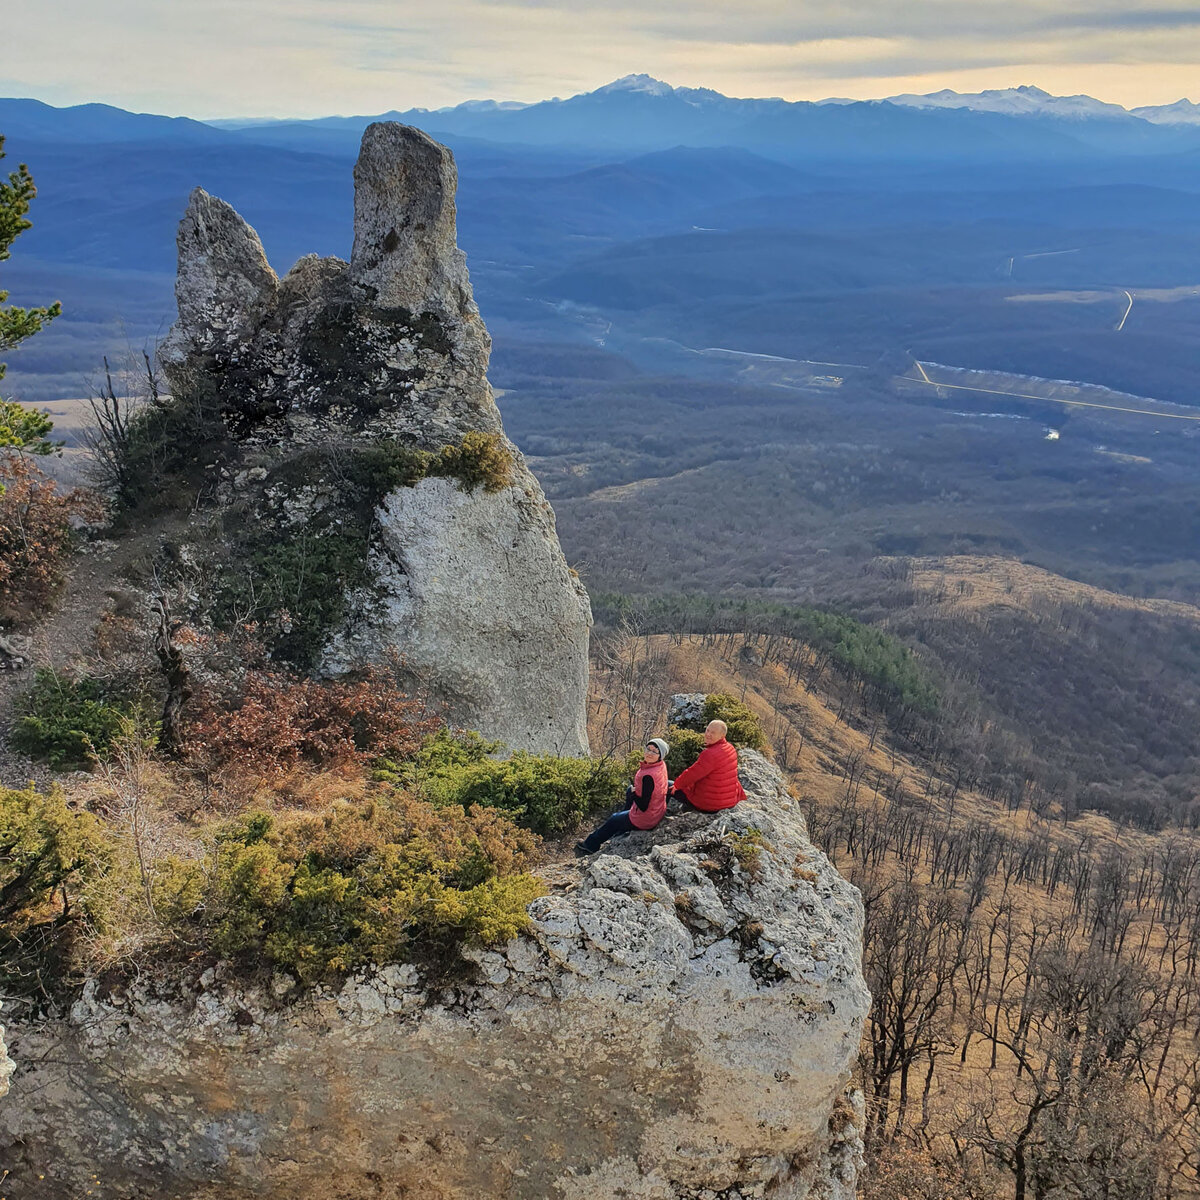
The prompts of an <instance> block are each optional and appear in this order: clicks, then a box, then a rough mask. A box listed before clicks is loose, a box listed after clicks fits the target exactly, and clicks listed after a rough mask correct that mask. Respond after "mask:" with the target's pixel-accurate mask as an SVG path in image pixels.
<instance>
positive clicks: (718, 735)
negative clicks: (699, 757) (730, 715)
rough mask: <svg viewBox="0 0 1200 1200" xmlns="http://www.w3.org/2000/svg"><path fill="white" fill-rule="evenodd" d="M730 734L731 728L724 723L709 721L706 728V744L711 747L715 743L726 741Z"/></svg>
mask: <svg viewBox="0 0 1200 1200" xmlns="http://www.w3.org/2000/svg"><path fill="white" fill-rule="evenodd" d="M728 732H729V726H728V725H726V724H725V722H724V721H709V723H708V724H707V725H706V726H705V727H704V744H705V745H706V746H711V745H712V744H713V743H714V742H719V741H722V740H724V737H725V735H726V734H727V733H728Z"/></svg>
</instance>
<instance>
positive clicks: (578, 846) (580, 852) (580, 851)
mask: <svg viewBox="0 0 1200 1200" xmlns="http://www.w3.org/2000/svg"><path fill="white" fill-rule="evenodd" d="M594 853H595V851H593V850H589V849H588V848H587V847H586V846H585V845H584V844H583V843H582V842H576V843H575V857H576V858H587V857H588V856H589V855H590V854H594Z"/></svg>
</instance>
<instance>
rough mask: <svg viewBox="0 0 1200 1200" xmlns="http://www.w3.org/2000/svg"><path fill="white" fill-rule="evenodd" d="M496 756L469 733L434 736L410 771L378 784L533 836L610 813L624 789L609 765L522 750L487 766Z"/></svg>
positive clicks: (618, 768)
mask: <svg viewBox="0 0 1200 1200" xmlns="http://www.w3.org/2000/svg"><path fill="white" fill-rule="evenodd" d="M499 749H500V743H498V742H489V741H486V740H485V739H483V738H481V737H480V736H479V735H478V734H477V733H468V734H454V733H451V732H450V731H448V730H441V731H440V732H438V733H437V734H435V735H433V736H432V737H430V738H428V739H427V740H426V743H425V745H424V746H423V747H422V749H421V751H420V752H419V753H418V754H417V755H416V758H415V760H414V761H413V762H412V763H411V764H408V765H407V766H405V767H403V768H396V767H391V768H390V769H388V768H387V767H385V768H384V771H383V777H385V778H390V779H394V780H396V781H398V782H403V783H405V784H410V785H411V786H413V787H414V788H415V790H417V791H418V793H419V794H420V795H422V796H424V797H426V798H428V799H429V800H430V801H431V802H432V803H434V804H437V805H454V806H457V807H460V808H462V809H464V810H467V809H470V808H471V807H472V806H473V805H482V806H484V807H486V808H496V809H500V810H502V811H503V812H504V813H506V814H507V815H508V816H510V817H511V818H512V819H513V820H514V821H516V822H517V823H518V824H520V825H523V826H524V827H525V828H526V829H532V830H533V831H534V832H535V833H541V834H553V833H561V832H562V831H563V830H566V829H569V828H571V827H572V826H573V825H576V824H577V823H578V822H579V821H581V820H582V819H583V818H584V817H585V816H587V815H588V814H589V813H591V812H594V811H595V810H597V809H601V808H605V807H608V808H612V807H614V806H616V805H618V804H619V803H620V800H621V797H622V795H623V793H624V789H625V785H626V784H627V783H628V774H627V772H626V764H625V763H624V762H619V761H617V760H614V759H607V758H558V757H556V756H555V755H552V754H529V753H527V752H526V751H523V750H518V751H517V752H516V753H515V754H513V755H512V756H511V757H510V758H503V759H497V758H493V757H492V755H494V754H495V753H496V752H497V751H498V750H499Z"/></svg>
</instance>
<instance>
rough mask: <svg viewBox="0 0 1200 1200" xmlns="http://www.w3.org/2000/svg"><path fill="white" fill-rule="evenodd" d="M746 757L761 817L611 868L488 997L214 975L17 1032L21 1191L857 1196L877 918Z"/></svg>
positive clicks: (277, 1196) (818, 1199)
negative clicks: (860, 1079)
mask: <svg viewBox="0 0 1200 1200" xmlns="http://www.w3.org/2000/svg"><path fill="white" fill-rule="evenodd" d="M742 757H743V782H744V784H745V786H746V789H747V793H748V798H747V800H746V801H745V802H744V803H743V804H741V805H739V806H738V807H737V808H735V809H732V810H729V811H728V812H726V813H723V814H720V815H718V816H716V817H714V818H713V819H711V820H707V821H706V820H705V819H703V818H692V817H688V818H687V819H686V821H684V820H674V821H672V819H668V822H667V823H666V824H664V825H663V826H660V828H659V830H656V831H655V832H654V833H653V834H639V835H634V836H632V837H630V838H629V839H628V840H627V841H626V842H625V844H623V845H620V844H618V852H617V853H613V854H602V855H600V856H598V857H597V858H595V859H594V860H591V861H590V862H589V863H588V864H587V865H586V866H585V867H584V869H583V873H582V876H581V877H580V879H579V881H578V883H577V884H575V885H573V886H569V887H565V888H562V889H560V890H558V891H556V892H554V893H552V894H550V895H547V896H544V897H542V898H541V899H539V900H536V901H534V903H533V904H532V905H531V906H530V913H531V915H532V917H533V928H532V931H531V933H530V934H529V935H528V936H524V937H521V938H519V939H517V940H515V941H513V942H510V943H508V944H507V945H506V946H504V947H502V948H500V949H497V950H491V951H485V952H480V953H478V954H477V955H476V961H477V963H478V968H479V971H478V979H477V980H476V981H475V982H474V983H472V984H471V985H469V986H463V987H460V988H457V989H455V990H453V991H450V992H447V991H442V992H440V993H437V994H430V993H429V992H428V991H427V989H426V988H425V987H424V986H423V985H422V980H421V978H420V975H419V973H418V972H417V970H416V969H415V968H413V967H412V966H389V967H383V968H380V969H378V970H375V971H372V972H367V973H362V974H360V975H358V976H356V977H354V978H352V979H350V980H349V981H347V982H346V984H345V985H344V986H343V987H341V988H340V989H339V990H332V989H324V990H318V991H317V992H316V993H313V994H310V995H307V996H303V997H300V998H292V995H291V993H292V984H291V981H290V980H289V979H288V978H286V977H283V976H277V977H276V978H275V979H274V980H273V981H272V982H271V983H270V984H269V985H264V986H261V987H257V988H247V987H246V986H244V985H239V984H238V983H237V982H236V981H234V980H232V979H224V980H223V979H222V977H221V973H220V972H219V971H209V972H206V973H205V975H204V976H203V977H201V979H200V980H199V981H198V982H197V983H195V984H194V985H192V986H189V987H182V986H180V987H178V988H176V989H175V990H174V991H171V992H164V991H162V990H161V989H160V990H156V989H155V988H153V987H151V986H149V985H140V986H138V987H135V988H133V989H131V990H130V991H128V992H125V993H119V994H111V995H108V996H106V997H103V998H102V997H101V996H100V995H99V993H98V989H97V988H96V986H95V985H89V987H88V988H87V989H86V991H85V993H84V995H83V996H82V997H81V998H80V1000H79V1001H78V1002H77V1003H76V1004H75V1005H74V1007H73V1008H72V1010H71V1012H70V1014H69V1015H65V1016H64V1017H62V1018H61V1019H59V1020H55V1021H51V1022H49V1023H45V1024H31V1023H29V1022H28V1021H25V1022H22V1021H20V1020H18V1021H13V1022H10V1024H9V1041H10V1046H11V1052H12V1054H13V1057H14V1058H15V1059H16V1060H17V1062H18V1064H19V1065H18V1070H17V1074H16V1075H15V1076H14V1077H13V1080H12V1094H11V1095H10V1096H9V1097H8V1098H7V1099H6V1100H5V1101H3V1102H2V1103H0V1146H3V1148H4V1155H3V1160H4V1162H5V1165H8V1166H9V1167H10V1168H11V1169H12V1172H13V1174H12V1178H11V1179H10V1183H9V1186H10V1187H11V1188H12V1189H13V1190H12V1192H11V1193H10V1194H12V1195H14V1196H16V1195H20V1196H21V1197H25V1198H28V1200H52V1198H57V1197H62V1196H66V1195H76V1194H82V1190H83V1188H84V1187H85V1185H86V1186H91V1187H93V1194H94V1195H95V1196H97V1197H98V1200H104V1198H105V1197H113V1198H115V1197H121V1198H122V1200H140V1198H146V1200H149V1198H150V1197H155V1198H157V1197H162V1196H168V1195H169V1196H172V1197H185V1198H187V1200H201V1198H203V1200H217V1198H218V1197H220V1200H242V1198H247V1200H248V1198H249V1197H251V1196H253V1197H260V1198H262V1197H266V1198H270V1200H285V1198H286V1200H316V1198H317V1197H322V1198H323V1197H327V1196H330V1195H337V1196H339V1197H344V1198H347V1200H358V1198H359V1197H363V1198H365V1197H368V1196H371V1197H379V1196H385V1197H401V1196H403V1197H405V1198H406V1200H416V1198H420V1200H445V1198H450V1197H455V1198H457V1197H491V1196H497V1197H498V1196H506V1197H518V1198H528V1200H546V1198H550V1197H554V1198H557V1200H598V1198H605V1197H613V1198H616V1197H624V1198H626V1200H683V1198H685V1197H686V1198H688V1200H700V1198H704V1200H715V1198H716V1197H723V1198H725V1200H738V1198H742V1200H748V1198H749V1197H763V1196H771V1197H777V1198H781V1200H783V1198H786V1200H852V1197H853V1196H854V1194H855V1180H856V1176H857V1170H858V1165H859V1161H860V1154H861V1142H860V1141H859V1139H858V1133H857V1126H858V1124H859V1123H860V1119H859V1117H860V1114H859V1112H858V1108H857V1106H856V1102H855V1101H854V1100H848V1099H847V1098H846V1097H845V1095H844V1088H845V1085H846V1082H847V1080H848V1078H849V1069H850V1065H851V1063H852V1061H853V1058H854V1055H855V1053H856V1051H857V1048H858V1042H859V1035H860V1033H861V1029H862V1023H863V1021H864V1019H865V1017H866V1013H867V1006H868V1001H869V997H868V995H867V992H866V989H865V987H864V985H863V980H862V975H861V972H860V957H861V932H862V907H861V901H860V899H859V896H858V892H857V891H856V890H855V889H854V888H853V887H851V886H850V885H849V884H847V883H846V882H845V881H844V880H843V879H841V877H840V876H839V875H838V874H837V873H836V871H834V869H833V868H832V866H831V865H830V864H829V862H828V860H827V859H826V858H825V857H824V855H822V854H821V853H820V852H819V851H817V850H816V849H814V847H813V846H812V844H811V843H810V842H809V841H808V838H807V836H806V833H805V829H804V822H803V819H802V816H801V813H800V811H799V805H798V804H797V803H796V801H795V800H793V799H792V798H791V797H790V796H789V795H788V793H787V791H786V789H785V788H784V786H783V781H782V778H781V776H780V774H779V772H778V771H777V770H776V769H775V768H774V767H773V766H772V765H771V764H770V763H768V762H767V761H766V760H765V759H763V758H762V757H761V756H759V755H757V754H754V753H752V752H743V756H742ZM697 822H698V825H697ZM672 825H674V826H675V829H676V830H677V831H678V830H679V829H680V828H682V827H683V826H684V825H686V826H688V827H690V828H691V832H689V833H687V834H686V836H684V837H683V838H682V839H681V840H675V841H672ZM93 1174H95V1175H97V1176H98V1177H99V1181H100V1182H99V1183H98V1184H88V1183H87V1181H88V1180H89V1179H90V1178H91V1177H92V1175H93ZM39 1175H45V1179H44V1180H39V1178H38V1176H39Z"/></svg>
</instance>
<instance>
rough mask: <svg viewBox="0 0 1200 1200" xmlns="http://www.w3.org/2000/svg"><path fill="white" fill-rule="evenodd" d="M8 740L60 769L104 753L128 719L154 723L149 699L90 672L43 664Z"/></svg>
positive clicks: (17, 710)
mask: <svg viewBox="0 0 1200 1200" xmlns="http://www.w3.org/2000/svg"><path fill="white" fill-rule="evenodd" d="M15 716H16V719H15V720H14V722H13V726H12V731H11V732H10V734H9V741H10V743H11V744H12V746H13V748H14V749H15V750H19V751H21V753H23V754H28V755H29V756H30V757H31V758H37V759H43V760H45V761H46V762H48V763H49V764H50V765H51V766H52V767H54V768H55V769H56V770H70V769H73V768H80V767H87V766H89V765H90V764H92V763H93V762H95V760H96V756H97V755H102V754H104V753H105V752H106V751H107V750H108V748H109V747H110V746H111V745H112V743H113V741H114V740H115V739H116V738H118V737H120V736H121V735H122V733H123V732H124V731H125V730H126V729H127V728H128V725H129V722H130V721H131V720H132V721H135V722H137V723H140V724H142V725H146V724H151V723H152V717H151V714H150V705H149V703H148V701H147V700H145V699H143V698H139V697H131V696H128V695H122V694H120V693H116V692H111V691H109V690H108V689H107V688H106V687H105V685H104V684H103V683H101V682H100V681H99V680H97V679H93V678H91V677H89V676H87V675H83V676H79V677H74V676H71V675H68V674H65V673H62V672H58V671H54V670H51V669H50V668H48V667H44V668H41V669H39V670H38V671H37V673H36V674H35V675H34V682H33V687H31V688H30V689H29V691H27V692H26V693H25V694H24V695H23V696H22V697H20V698H19V699H18V701H17V704H16V706H15Z"/></svg>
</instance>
